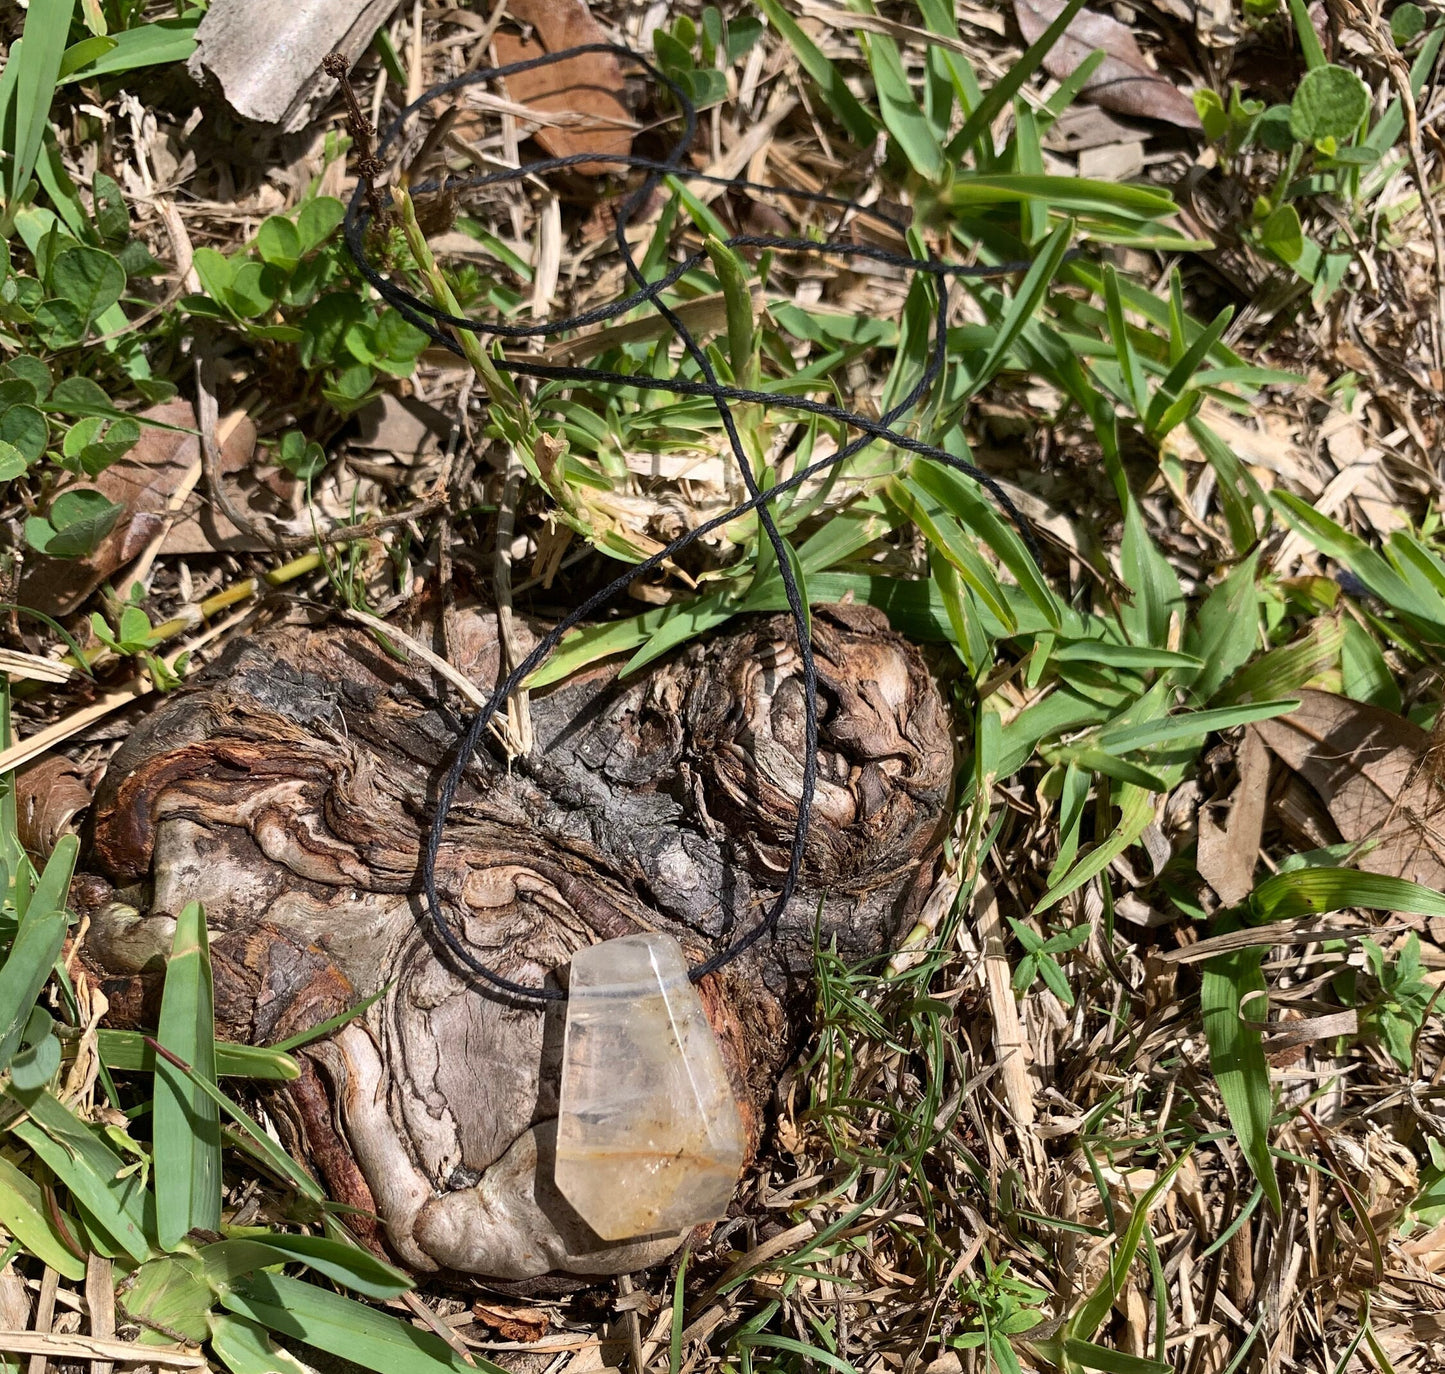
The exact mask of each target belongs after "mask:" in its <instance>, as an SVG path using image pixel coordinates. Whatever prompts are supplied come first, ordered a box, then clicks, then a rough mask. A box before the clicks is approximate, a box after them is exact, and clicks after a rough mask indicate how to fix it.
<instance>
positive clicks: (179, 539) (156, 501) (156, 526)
mask: <svg viewBox="0 0 1445 1374" xmlns="http://www.w3.org/2000/svg"><path fill="white" fill-rule="evenodd" d="M137 418H138V419H141V420H154V421H157V422H159V423H160V424H164V425H173V426H176V428H174V429H157V428H154V427H153V426H146V427H145V428H144V429H142V430H141V436H140V438H139V439H138V440H137V441H136V444H135V447H134V448H132V449H131V451H130V452H129V453H127V454H126V455H125V457H123V458H121V459H119V460H117V461H116V462H114V463H112V464H111V465H110V466H109V467H108V468H106V469H105V471H104V472H102V473H101V474H100V475H99V476H98V477H96V478H95V480H94V481H93V482H89V483H86V485H87V486H92V487H94V488H95V489H96V490H97V491H99V492H101V493H102V494H103V495H104V496H105V497H106V499H107V500H110V501H114V502H116V503H117V504H118V505H121V506H124V507H125V511H126V513H125V514H124V515H122V516H121V518H120V520H119V521H118V522H117V523H116V526H115V528H114V529H113V530H112V531H111V532H110V533H109V534H108V535H107V536H106V537H105V539H104V540H102V542H101V544H100V547H99V548H97V549H96V550H95V552H94V553H92V554H91V555H90V556H89V557H88V558H78V559H77V558H46V557H44V556H43V555H41V554H31V555H29V557H28V558H27V560H26V565H25V576H24V580H23V582H22V584H21V597H20V599H21V600H22V601H23V602H24V603H25V604H26V605H27V606H33V607H34V608H35V609H36V610H39V611H44V612H45V613H46V614H47V615H68V614H69V613H70V612H71V611H73V610H75V609H76V607H78V606H79V605H81V603H82V602H84V600H85V598H86V597H88V596H89V595H90V594H91V592H93V591H94V590H95V589H96V588H97V587H98V586H99V585H100V584H101V583H102V582H104V581H105V579H106V578H107V577H109V576H110V575H111V574H112V573H114V572H116V571H118V570H119V569H121V568H123V567H124V566H125V565H126V564H127V563H129V562H130V561H131V560H132V559H135V558H137V557H139V556H140V554H141V553H142V551H143V550H144V549H145V547H146V545H148V544H149V543H150V542H151V540H152V539H154V538H155V537H156V536H157V535H158V534H160V533H161V532H162V531H164V530H166V528H167V525H168V523H169V522H172V521H173V522H174V523H172V524H170V530H169V533H168V534H167V536H166V542H165V544H164V546H163V548H162V551H163V552H165V553H201V552H209V551H211V550H213V549H237V548H249V547H261V546H259V545H254V546H253V545H251V544H250V543H248V542H246V541H244V540H243V538H242V536H241V533H240V531H239V530H237V529H236V527H235V526H234V525H232V524H231V523H230V522H229V521H227V520H225V519H224V517H217V518H216V519H214V520H213V519H211V518H209V516H208V515H206V514H205V513H204V509H203V507H204V503H203V502H202V500H201V498H200V497H198V496H192V497H190V498H189V501H188V504H187V506H185V507H182V508H181V510H180V512H179V513H177V512H176V511H175V510H172V509H171V498H172V497H173V496H174V495H175V494H176V493H177V492H178V491H181V490H182V488H183V484H185V483H187V482H189V483H190V484H191V485H194V483H195V480H196V477H197V476H198V475H199V465H200V461H201V458H200V453H201V450H200V440H199V439H198V437H197V436H196V435H195V434H194V433H186V432H184V431H185V430H193V429H194V428H195V425H196V415H195V411H194V410H193V409H192V408H191V403H190V402H189V401H184V400H180V399H177V400H173V401H167V402H166V403H165V404H164V405H158V406H152V407H151V408H150V409H149V410H144V411H141V412H140V413H139V414H138V415H137ZM221 428H222V431H223V432H222V437H221V466H222V470H223V471H228V472H232V473H234V472H237V471H239V470H240V469H242V468H244V467H246V466H247V465H248V464H249V463H250V461H251V458H252V455H253V453H254V450H255V445H256V428H255V426H254V425H253V424H252V423H251V422H250V420H248V419H247V418H246V417H245V416H244V415H242V416H238V417H236V420H235V422H234V423H232V424H231V426H230V428H229V430H227V429H226V427H225V426H224V425H223V426H222V427H221Z"/></svg>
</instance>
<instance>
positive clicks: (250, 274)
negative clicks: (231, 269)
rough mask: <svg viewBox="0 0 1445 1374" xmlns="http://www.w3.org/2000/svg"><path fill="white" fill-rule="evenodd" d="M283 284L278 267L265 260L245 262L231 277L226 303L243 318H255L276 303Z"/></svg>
mask: <svg viewBox="0 0 1445 1374" xmlns="http://www.w3.org/2000/svg"><path fill="white" fill-rule="evenodd" d="M282 285H283V282H282V279H281V274H280V273H279V272H278V271H277V269H276V268H274V267H271V266H269V265H267V264H266V263H263V262H243V263H242V264H241V265H240V266H239V267H238V268H237V269H236V275H235V276H234V277H233V278H232V279H231V285H230V288H229V290H228V291H227V293H226V303H227V304H228V305H229V306H230V307H231V309H232V310H234V311H235V312H236V314H238V315H239V316H241V318H242V319H247V320H249V319H254V318H255V317H256V316H257V315H264V314H265V313H266V312H267V311H268V310H270V309H271V307H272V306H274V305H275V304H276V296H277V295H278V293H279V292H280V289H281V286H282Z"/></svg>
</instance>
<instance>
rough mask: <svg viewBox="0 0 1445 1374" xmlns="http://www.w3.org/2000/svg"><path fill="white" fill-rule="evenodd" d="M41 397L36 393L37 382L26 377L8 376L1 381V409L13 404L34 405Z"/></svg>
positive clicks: (8, 407)
mask: <svg viewBox="0 0 1445 1374" xmlns="http://www.w3.org/2000/svg"><path fill="white" fill-rule="evenodd" d="M39 399H40V397H39V396H38V395H37V394H36V391H35V383H34V382H29V381H26V379H25V378H24V377H7V378H6V379H5V380H4V381H3V382H0V411H5V410H9V409H10V407H11V406H33V405H34V404H35V403H36V402H37V401H38V400H39Z"/></svg>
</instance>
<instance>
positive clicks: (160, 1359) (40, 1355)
mask: <svg viewBox="0 0 1445 1374" xmlns="http://www.w3.org/2000/svg"><path fill="white" fill-rule="evenodd" d="M0 1350H3V1351H5V1352H6V1353H7V1354H11V1355H30V1356H32V1366H31V1367H32V1368H33V1367H34V1364H33V1360H35V1359H39V1360H44V1359H45V1358H47V1357H54V1358H55V1359H63V1360H121V1361H124V1362H125V1363H126V1364H158V1365H163V1366H164V1367H165V1368H167V1369H205V1368H207V1361H206V1357H205V1356H204V1355H203V1354H201V1352H200V1351H199V1350H182V1349H181V1348H179V1347H178V1346H169V1347H167V1346H164V1345H139V1344H137V1343H136V1342H135V1341H111V1340H98V1339H97V1338H96V1337H94V1336H72V1335H53V1334H51V1333H49V1332H39V1331H0Z"/></svg>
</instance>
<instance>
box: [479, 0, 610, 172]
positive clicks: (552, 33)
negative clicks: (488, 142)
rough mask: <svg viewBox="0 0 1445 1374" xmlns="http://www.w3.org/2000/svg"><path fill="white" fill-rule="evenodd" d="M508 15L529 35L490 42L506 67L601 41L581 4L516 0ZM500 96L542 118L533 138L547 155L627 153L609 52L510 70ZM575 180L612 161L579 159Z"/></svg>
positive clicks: (567, 0) (607, 167)
mask: <svg viewBox="0 0 1445 1374" xmlns="http://www.w3.org/2000/svg"><path fill="white" fill-rule="evenodd" d="M508 14H509V15H510V17H511V18H513V19H515V20H517V21H518V22H519V23H522V24H530V25H531V26H532V27H533V29H534V30H535V38H523V37H521V36H519V35H517V34H511V33H505V32H503V33H498V34H497V35H496V37H495V38H494V39H493V43H494V44H495V47H496V52H497V61H498V62H499V63H500V64H501V65H503V66H508V65H510V64H511V63H513V62H526V61H528V60H530V59H531V58H534V57H541V56H542V54H543V53H547V52H560V51H562V50H563V49H564V48H575V47H581V46H583V45H585V44H588V43H606V42H608V37H607V34H606V32H605V31H604V30H603V28H602V26H601V25H600V24H599V23H598V22H597V21H596V20H595V19H594V18H593V17H592V16H591V14H590V13H588V10H587V6H586V5H585V4H583V3H582V0H517V3H514V4H511V5H509V6H508ZM506 81H507V94H508V95H509V96H510V97H511V98H512V99H513V100H515V101H516V102H517V103H518V104H521V105H527V106H530V107H531V108H532V109H534V110H536V111H538V112H539V113H540V114H542V115H545V116H548V117H549V122H546V123H543V124H542V126H541V127H540V128H539V129H537V131H536V132H535V133H534V135H533V137H534V138H536V140H537V142H538V143H540V144H541V145H542V147H544V148H545V149H546V150H547V151H548V152H549V153H551V154H552V156H553V157H572V156H574V155H576V154H578V153H605V154H609V155H610V156H611V157H620V156H622V155H624V154H626V153H628V152H629V151H631V148H632V131H633V129H634V127H635V126H634V124H633V122H632V119H631V117H630V116H629V115H628V113H627V107H626V106H625V105H624V104H623V103H622V101H621V99H620V98H619V94H620V92H621V90H622V87H623V75H622V68H621V67H620V66H619V65H618V62H617V59H616V58H615V57H614V56H612V54H611V53H605V52H591V53H582V54H580V55H579V56H577V57H569V58H566V59H564V60H563V61H561V62H554V63H552V64H550V65H548V66H544V67H537V68H534V69H533V70H532V71H528V72H516V73H514V74H513V75H511V76H509V77H507V78H506ZM574 170H575V171H577V172H580V173H581V174H582V175H583V176H599V175H601V174H603V173H605V172H610V171H617V170H619V167H618V164H617V163H615V162H611V161H608V162H580V163H578V164H577V166H576V168H575V169H574Z"/></svg>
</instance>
